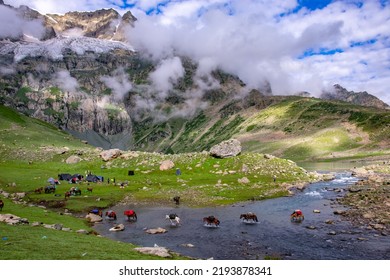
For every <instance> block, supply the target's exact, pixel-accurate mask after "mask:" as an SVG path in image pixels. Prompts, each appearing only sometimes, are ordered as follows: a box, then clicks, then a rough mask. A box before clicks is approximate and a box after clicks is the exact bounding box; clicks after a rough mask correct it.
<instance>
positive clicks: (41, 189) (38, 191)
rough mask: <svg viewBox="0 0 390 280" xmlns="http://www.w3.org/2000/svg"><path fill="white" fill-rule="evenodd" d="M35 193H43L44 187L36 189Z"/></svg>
mask: <svg viewBox="0 0 390 280" xmlns="http://www.w3.org/2000/svg"><path fill="white" fill-rule="evenodd" d="M34 192H35V193H39V194H40V193H42V192H43V187H40V188H37V189H35V190H34Z"/></svg>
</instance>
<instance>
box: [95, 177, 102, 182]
mask: <svg viewBox="0 0 390 280" xmlns="http://www.w3.org/2000/svg"><path fill="white" fill-rule="evenodd" d="M96 177H98V179H99V181H100V182H104V177H103V176H96Z"/></svg>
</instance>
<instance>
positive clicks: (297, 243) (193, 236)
mask: <svg viewBox="0 0 390 280" xmlns="http://www.w3.org/2000/svg"><path fill="white" fill-rule="evenodd" d="M356 180H357V178H354V177H351V176H350V174H349V173H338V174H337V176H336V179H335V180H333V181H329V182H319V183H315V184H312V185H310V187H308V188H306V189H305V190H304V191H302V192H297V194H296V195H294V196H292V197H282V198H277V199H271V200H265V201H257V202H250V203H240V204H235V205H233V206H227V207H215V208H201V209H190V208H186V207H184V206H182V205H180V206H179V207H175V206H174V205H172V206H170V207H165V208H163V207H158V208H147V207H137V206H132V205H126V206H123V205H121V206H116V207H113V208H112V209H113V210H115V211H116V212H117V213H118V214H119V215H118V217H119V218H118V220H117V221H116V222H112V221H107V220H105V221H104V222H102V223H100V224H97V225H95V227H94V229H95V230H96V231H97V232H99V233H100V234H101V235H104V236H107V237H109V238H112V239H115V240H120V241H124V242H130V243H133V244H136V245H140V246H155V245H157V246H163V247H167V248H169V249H171V250H173V251H176V252H178V253H181V254H183V255H187V256H190V257H194V258H202V259H205V258H214V259H237V260H239V259H263V258H264V257H265V256H273V257H277V258H282V259H306V260H309V259H316V260H320V259H390V237H388V236H381V235H379V234H378V232H376V231H373V230H367V229H364V228H356V227H353V226H352V225H351V224H350V223H349V222H348V221H344V220H342V218H341V217H340V216H337V215H334V214H333V211H334V210H335V209H343V208H342V207H341V206H340V205H337V204H335V203H334V201H335V199H336V198H337V196H340V195H342V194H343V192H335V191H334V190H335V189H344V188H346V187H348V186H349V185H351V184H353V183H354V182H356ZM182 200H183V204H185V197H184V198H182ZM296 208H300V209H301V210H302V211H303V213H304V214H305V220H304V221H303V222H302V223H301V224H296V223H291V222H290V219H289V215H290V214H291V212H292V211H293V210H294V209H296ZM125 209H134V210H135V211H136V212H137V214H138V221H137V222H135V223H131V222H128V221H127V220H126V218H125V217H124V216H123V215H122V213H123V211H124V210H125ZM314 209H318V210H320V211H321V212H320V213H313V210H314ZM249 211H251V212H254V213H256V214H257V216H258V218H259V223H257V224H244V223H243V222H242V221H241V220H240V219H239V217H240V214H242V213H246V212H249ZM171 212H173V213H177V214H178V215H179V217H180V218H181V220H182V225H181V226H179V227H171V226H170V223H169V221H167V220H165V215H166V214H169V213H171ZM209 215H214V216H216V217H218V219H219V220H220V221H221V225H220V227H219V228H207V227H205V226H204V225H203V222H202V219H203V217H205V216H209ZM329 219H330V220H333V221H334V223H333V224H326V223H325V221H326V220H329ZM115 223H123V224H124V225H125V227H126V228H125V230H124V231H121V232H110V231H109V229H110V228H111V227H113V226H114V224H115ZM156 227H162V228H165V229H167V230H168V232H166V233H164V234H155V235H152V234H147V233H146V232H145V229H147V228H156ZM308 227H310V228H311V229H309V228H308ZM313 228H314V229H313ZM184 244H192V245H193V246H194V247H186V246H184Z"/></svg>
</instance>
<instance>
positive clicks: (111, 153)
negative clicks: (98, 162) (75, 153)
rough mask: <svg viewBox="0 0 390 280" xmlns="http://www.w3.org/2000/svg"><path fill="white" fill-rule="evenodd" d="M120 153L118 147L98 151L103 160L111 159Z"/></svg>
mask: <svg viewBox="0 0 390 280" xmlns="http://www.w3.org/2000/svg"><path fill="white" fill-rule="evenodd" d="M121 154H122V151H121V150H119V149H110V150H105V151H103V152H101V153H100V157H101V158H102V159H103V161H109V160H112V159H115V158H117V157H119V156H120V155H121Z"/></svg>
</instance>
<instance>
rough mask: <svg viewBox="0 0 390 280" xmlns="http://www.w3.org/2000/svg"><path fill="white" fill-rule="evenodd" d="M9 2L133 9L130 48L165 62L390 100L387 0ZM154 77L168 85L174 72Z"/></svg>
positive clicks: (283, 89)
mask: <svg viewBox="0 0 390 280" xmlns="http://www.w3.org/2000/svg"><path fill="white" fill-rule="evenodd" d="M4 2H5V3H6V4H11V5H15V6H17V5H22V4H25V5H29V6H30V7H31V8H33V9H37V10H38V11H40V12H42V13H49V12H50V13H65V12H67V11H74V10H78V11H88V10H96V9H101V8H115V9H116V10H118V11H119V12H120V13H122V14H123V13H125V12H126V11H127V10H130V11H131V12H132V13H133V14H134V15H135V16H136V17H137V18H138V20H137V21H136V22H135V26H134V28H133V29H130V31H129V32H128V34H127V35H128V38H129V40H130V42H131V43H132V45H133V46H134V47H135V48H136V49H137V50H142V51H144V52H146V53H147V54H148V55H149V56H150V57H152V58H155V59H159V60H163V61H166V63H167V62H169V61H174V59H175V57H177V56H188V57H190V58H192V59H193V60H195V61H196V62H197V63H198V64H199V69H202V71H203V72H205V73H206V72H209V71H212V70H214V69H216V68H220V69H223V70H225V71H227V72H230V73H233V74H236V75H238V76H239V77H240V78H241V79H242V80H243V81H244V82H245V83H246V84H247V85H248V86H249V87H254V88H260V89H261V87H262V86H263V85H264V81H269V82H270V84H271V87H272V90H273V93H274V94H293V93H296V92H299V91H309V92H311V93H313V94H314V95H317V96H318V95H319V94H320V93H321V91H322V90H323V89H324V88H327V87H329V86H331V85H333V84H341V85H343V86H344V87H346V88H348V89H350V90H354V91H368V92H370V93H372V94H374V95H376V96H378V97H379V98H381V99H383V100H384V101H385V102H388V103H389V102H390V88H389V85H390V68H389V67H388V65H390V40H389V38H390V29H389V28H388V26H390V4H389V3H388V2H387V1H379V0H378V1H376V0H372V1H364V2H362V1H315V2H316V3H319V4H318V5H313V1H311V2H312V3H310V1H294V0H289V1H285V0H283V1H282V0H278V1H272V2H271V1H252V0H240V1H238V0H237V1H234V0H233V1H227V0H200V1H194V0H182V1H173V0H172V1H168V0H165V1H158V0H148V1H135V0H127V1H118V0H117V1H112V0H111V1H105V0H99V1H87V0H77V1H76V0H69V1H66V2H61V5H58V1H50V0H46V1H42V0H31V1H27V0H14V1H7V0H6V1H4ZM11 2H12V3H11ZM373 15H375V16H373ZM167 65H168V64H166V66H167ZM160 66H161V67H162V65H160ZM171 67H172V69H170V71H168V72H169V73H172V74H173V75H178V74H180V73H179V72H175V69H176V70H177V67H178V63H176V64H175V63H171ZM171 70H172V71H171ZM155 75H157V74H155ZM173 77H175V76H173ZM155 78H156V79H157V80H156V82H159V81H160V82H164V81H166V80H167V79H168V80H169V75H168V76H167V77H162V76H161V75H158V78H160V80H159V79H158V78H157V77H155ZM171 80H172V79H171Z"/></svg>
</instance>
